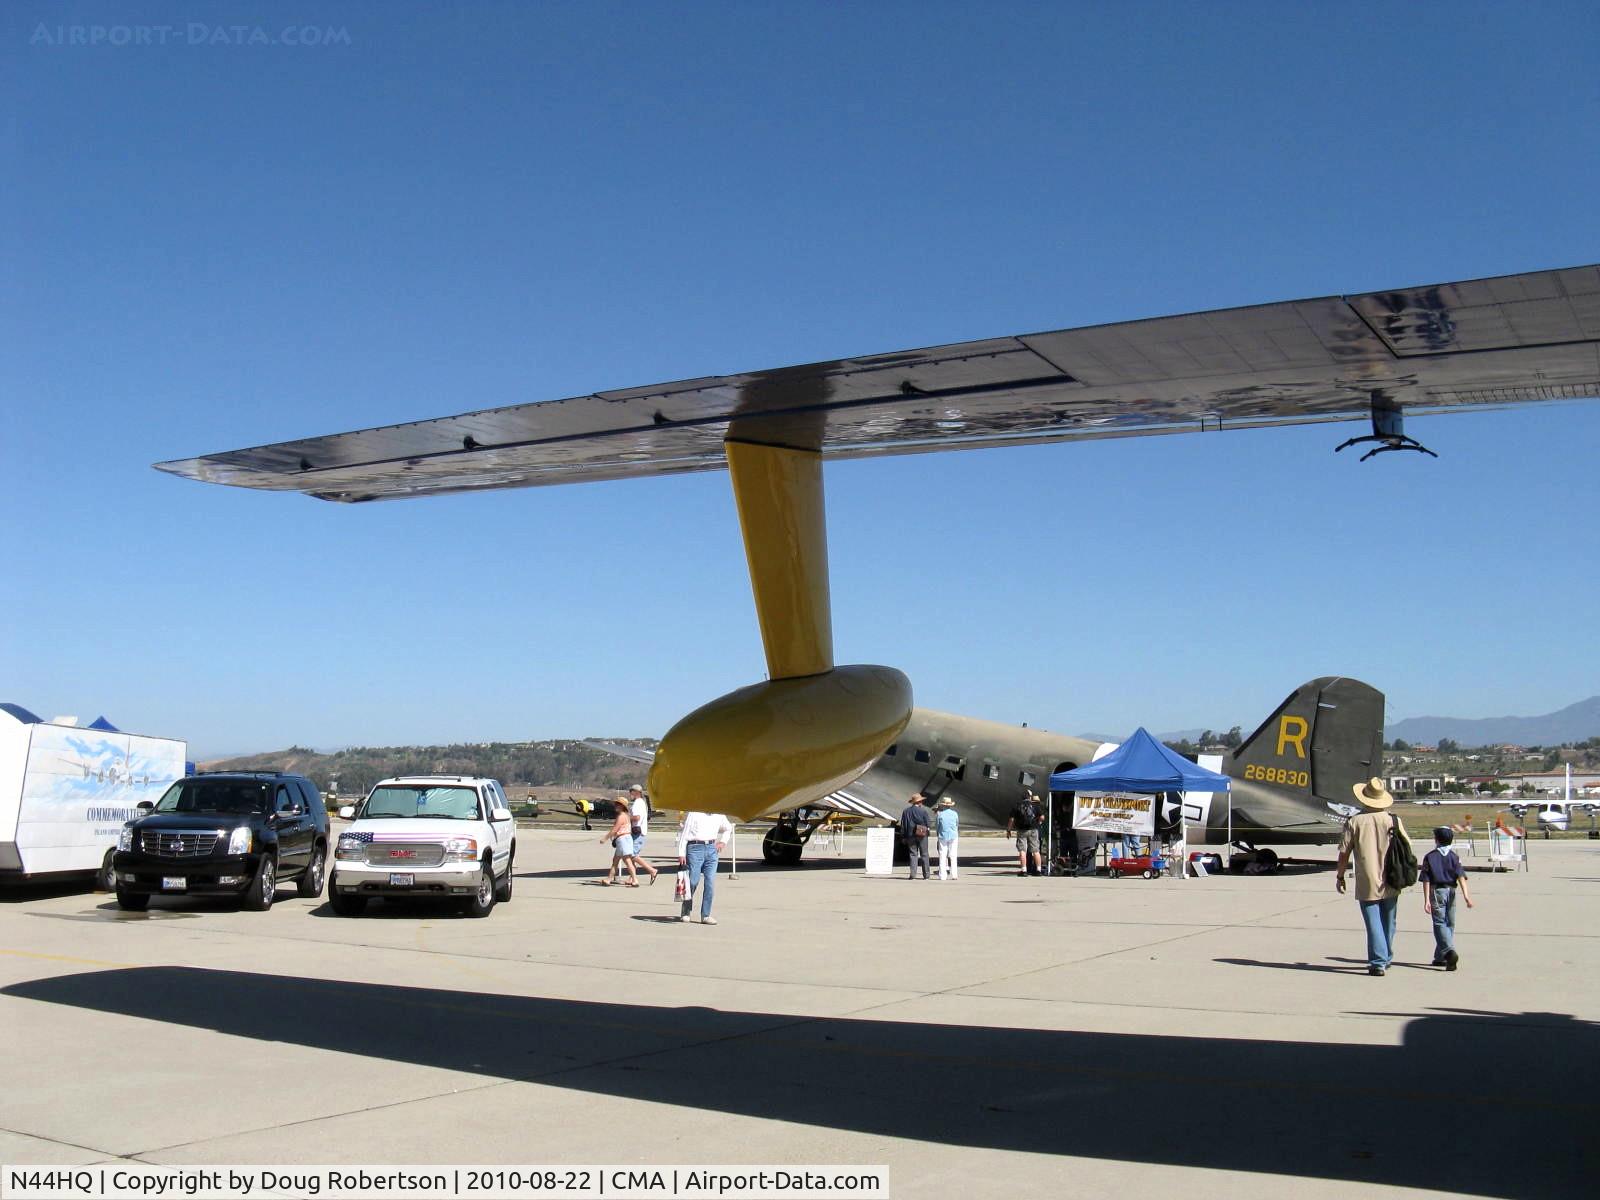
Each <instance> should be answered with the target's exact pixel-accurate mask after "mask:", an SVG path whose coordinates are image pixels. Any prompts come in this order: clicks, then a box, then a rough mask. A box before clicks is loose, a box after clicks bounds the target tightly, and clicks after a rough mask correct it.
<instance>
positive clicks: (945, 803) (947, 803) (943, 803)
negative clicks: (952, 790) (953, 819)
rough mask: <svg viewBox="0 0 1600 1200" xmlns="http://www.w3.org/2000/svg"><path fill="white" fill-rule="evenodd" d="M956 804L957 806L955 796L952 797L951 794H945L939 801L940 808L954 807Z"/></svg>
mask: <svg viewBox="0 0 1600 1200" xmlns="http://www.w3.org/2000/svg"><path fill="white" fill-rule="evenodd" d="M955 806H956V802H955V799H954V798H953V797H951V796H944V797H942V798H941V799H940V801H939V807H940V808H954V807H955Z"/></svg>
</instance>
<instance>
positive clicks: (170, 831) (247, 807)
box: [111, 771, 328, 912]
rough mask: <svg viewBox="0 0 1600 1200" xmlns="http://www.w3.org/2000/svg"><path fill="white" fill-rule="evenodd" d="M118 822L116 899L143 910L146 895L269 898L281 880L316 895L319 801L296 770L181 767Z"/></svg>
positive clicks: (263, 901) (324, 819) (323, 832)
mask: <svg viewBox="0 0 1600 1200" xmlns="http://www.w3.org/2000/svg"><path fill="white" fill-rule="evenodd" d="M139 807H140V808H146V809H150V811H149V812H147V813H145V814H144V816H142V817H139V818H138V819H137V820H133V821H129V822H128V823H127V824H126V825H124V826H123V827H122V835H121V836H120V837H119V838H118V839H117V852H116V854H115V855H113V856H112V859H111V870H112V877H113V880H114V884H115V888H116V893H117V903H118V904H119V905H121V906H122V907H123V908H127V909H132V910H133V911H135V912H142V911H143V910H144V909H145V908H146V907H147V906H148V905H149V903H150V897H151V896H226V895H234V896H240V897H241V898H242V903H243V905H244V907H245V908H248V909H251V910H253V911H256V912H261V911H263V910H265V909H268V908H271V907H272V898H273V896H274V894H276V892H277V889H278V883H279V881H280V880H285V879H296V878H298V879H299V881H300V886H299V891H300V895H302V896H307V897H315V896H320V895H322V879H323V876H324V875H325V874H327V865H328V810H327V807H326V806H325V805H324V804H323V803H322V797H321V796H320V795H318V793H317V789H316V785H315V784H313V783H312V782H311V781H310V780H309V779H306V778H304V777H303V776H300V775H283V774H279V773H278V772H275V771H274V772H265V771H248V772H233V771H230V772H227V773H217V774H211V775H190V776H188V777H187V778H184V779H180V780H178V781H177V782H176V783H174V784H173V785H172V786H171V787H169V788H168V789H167V790H166V793H165V794H164V795H163V796H162V797H161V799H159V800H157V801H156V802H155V804H154V805H153V806H152V805H151V804H150V802H149V801H148V800H147V801H145V802H144V803H142V804H140V806H139Z"/></svg>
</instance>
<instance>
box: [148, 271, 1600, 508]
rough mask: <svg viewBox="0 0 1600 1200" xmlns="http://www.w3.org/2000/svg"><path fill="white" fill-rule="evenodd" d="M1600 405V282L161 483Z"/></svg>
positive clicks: (1580, 275)
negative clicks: (736, 444) (1384, 410)
mask: <svg viewBox="0 0 1600 1200" xmlns="http://www.w3.org/2000/svg"><path fill="white" fill-rule="evenodd" d="M1597 396H1600V266H1584V267H1572V268H1568V269H1564V270H1555V271H1536V272H1532V273H1530V274H1525V275H1508V276H1503V277H1500V278H1497V279H1481V280H1473V281H1470V282H1464V283H1445V284H1436V285H1432V286H1427V287H1413V288H1401V289H1397V290H1394V291H1385V292H1371V293H1368V294H1366V295H1359V296H1333V297H1326V298H1323V299H1317V300H1298V301H1290V302H1285V303H1278V304H1263V305H1258V306H1254V307H1250V308H1235V309H1223V310H1219V311H1216V312H1206V313H1195V314H1191V315H1188V316H1175V317H1157V318H1153V319H1150V320H1144V321H1131V322H1126V323H1123V324H1117V325H1099V326H1093V327H1089V328H1084V329H1068V330H1061V331H1057V332H1054V333H1035V334H1024V335H1019V336H1016V337H1003V338H992V339H989V340H987V341H976V342H963V343H959V344H956V345H950V346H934V347H929V348H927V349H923V350H908V351H902V352H898V353H890V354H878V355H871V356H867V357H863V358H846V359H836V360H834V361H831V362H822V363H813V364H810V365H808V366H798V367H781V368H777V369H774V370H767V371H753V372H749V373H746V374H741V375H727V376H717V377H712V378H706V379H692V380H687V381H684V382H681V383H669V384H652V385H650V386H647V387H637V388H627V389H624V390H621V391H609V392H596V393H594V394H593V395H588V396H576V397H572V398H570V399H566V400H550V401H545V402H542V403H533V404H517V405H512V406H510V407H508V408H494V409H485V410H482V411H478V412H470V413H464V414H462V415H460V416H455V417H442V418H437V419H434V420H426V421H414V422H409V423H406V424H401V425H390V426H385V427H382V428H378V429H367V430H362V431H360V432H356V433H341V434H333V435H330V436H326V437H314V438H305V439H302V440H299V441H291V442H281V443H278V444H276V445H272V446H261V447H257V448H255V449H250V450H234V451H228V452H224V453H220V454H209V455H205V456H204V457H201V458H191V459H182V460H177V461H173V462H165V463H159V464H157V465H158V466H159V468H160V469H161V470H164V471H170V472H172V473H174V474H177V475H183V476H187V477H189V478H192V479H198V480H204V481H208V482H212V483H227V484H235V485H238V486H242V487H254V488H265V489H269V490H274V491H300V492H306V493H308V494H310V495H312V496H316V497H319V498H321V499H324V500H341V501H360V500H379V499H392V498H399V497H407V496H423V495H434V494H440V493H446V492H463V491H475V490H479V489H486V488H507V487H537V486H543V485H548V484H558V483H575V482H581V481H589V480H604V479H618V478H624V477H628V476H635V475H670V474H677V473H681V472H686V471H709V470H720V469H722V468H723V467H725V466H726V458H725V455H724V452H723V442H724V440H725V439H732V440H734V441H751V442H759V443H762V444H766V445H781V446H790V447H794V448H798V449H807V450H820V451H821V452H822V454H823V455H824V456H825V457H828V458H857V457H864V456H869V455H881V454H915V453H920V452H924V451H931V450H947V449H960V448H968V447H980V446H1001V445H1017V444H1027V443H1036V442H1052V441H1074V440H1082V439H1090V438H1104V437H1130V436H1139V435H1146V434H1158V433H1182V432H1191V431H1207V430H1218V429H1233V428H1249V427H1253V426H1267V425H1285V424H1301V423H1309V422H1319V421H1346V420H1354V419H1364V418H1366V417H1368V416H1369V415H1370V414H1372V412H1373V410H1374V408H1375V407H1376V406H1379V405H1382V406H1385V407H1388V408H1391V409H1398V410H1401V411H1405V412H1410V413H1413V414H1423V413H1433V412H1445V411H1450V410H1458V409H1470V408H1482V407H1489V408H1494V407H1501V406H1504V405H1509V404H1521V403H1526V402H1531V401H1538V400H1563V399H1565V400H1577V399H1587V398H1594V397H1597Z"/></svg>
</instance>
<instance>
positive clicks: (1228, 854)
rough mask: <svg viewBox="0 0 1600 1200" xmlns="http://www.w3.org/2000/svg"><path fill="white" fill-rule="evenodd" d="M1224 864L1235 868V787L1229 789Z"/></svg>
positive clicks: (1223, 850) (1223, 851) (1223, 852)
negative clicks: (1226, 842)
mask: <svg viewBox="0 0 1600 1200" xmlns="http://www.w3.org/2000/svg"><path fill="white" fill-rule="evenodd" d="M1222 865H1223V866H1224V867H1226V868H1227V869H1228V870H1230V871H1231V870H1233V789H1232V788H1231V787H1230V788H1229V789H1228V844H1227V845H1226V846H1224V847H1223V848H1222Z"/></svg>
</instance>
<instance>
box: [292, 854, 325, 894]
mask: <svg viewBox="0 0 1600 1200" xmlns="http://www.w3.org/2000/svg"><path fill="white" fill-rule="evenodd" d="M327 864H328V851H327V848H326V847H323V846H318V847H316V848H315V849H313V850H312V851H311V861H310V862H309V863H307V864H306V869H305V871H304V872H302V874H301V876H300V886H299V888H298V889H297V890H298V893H299V894H300V895H301V896H304V897H305V898H306V899H307V900H315V899H316V898H317V897H318V896H320V895H322V874H323V871H324V869H325V868H326V867H327Z"/></svg>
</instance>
